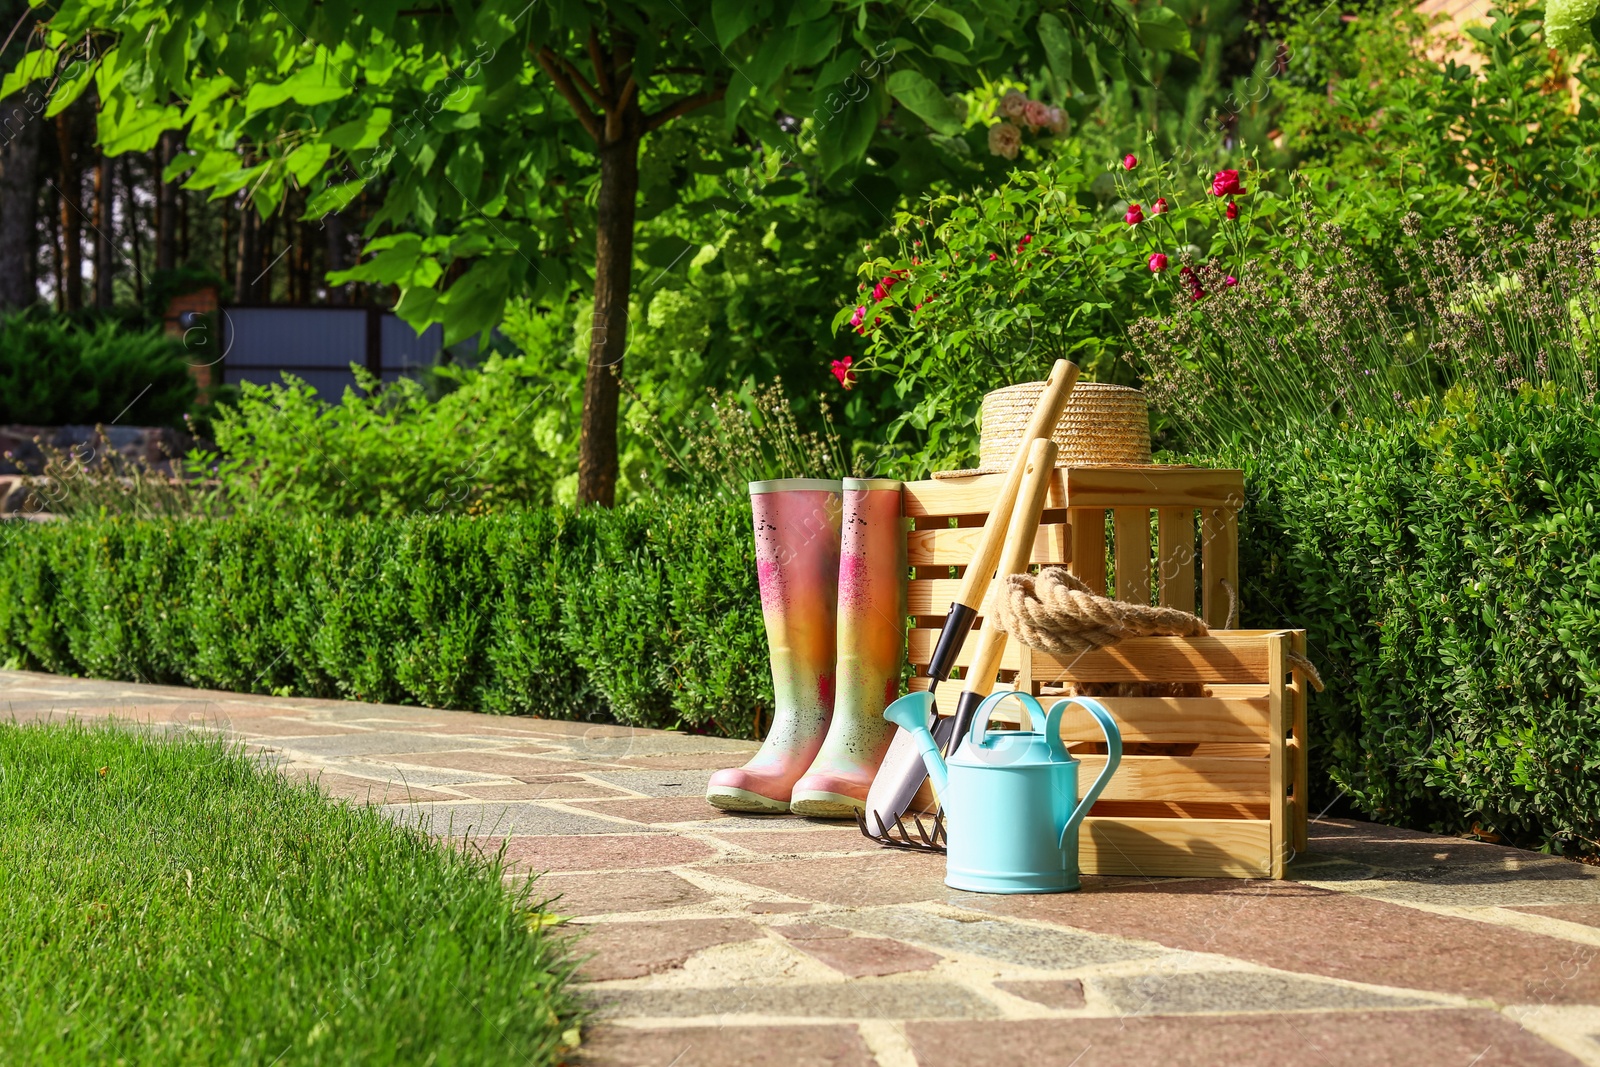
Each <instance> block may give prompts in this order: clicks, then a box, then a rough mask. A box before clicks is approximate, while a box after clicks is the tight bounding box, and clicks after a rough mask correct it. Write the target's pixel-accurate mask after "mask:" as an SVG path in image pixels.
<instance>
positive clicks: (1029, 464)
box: [961, 437, 1057, 696]
mask: <svg viewBox="0 0 1600 1067" xmlns="http://www.w3.org/2000/svg"><path fill="white" fill-rule="evenodd" d="M1056 452H1057V448H1056V443H1055V442H1054V441H1052V440H1050V439H1049V438H1048V437H1040V438H1037V439H1035V440H1034V442H1033V444H1032V445H1031V446H1030V447H1029V448H1028V451H1027V456H1026V458H1025V459H1024V461H1023V477H1022V487H1021V492H1020V493H1019V494H1018V496H1017V506H1016V510H1015V511H1014V512H1013V513H1012V515H1011V529H1010V530H1009V532H1008V533H1007V534H1006V542H1005V549H1004V551H1003V552H1001V553H1000V573H999V575H998V578H999V580H1000V581H1002V582H1003V581H1004V580H1005V577H1006V575H1008V574H1021V573H1022V572H1023V571H1025V570H1027V569H1028V559H1029V557H1030V556H1032V555H1033V540H1034V537H1035V536H1036V535H1037V534H1038V531H1039V516H1040V515H1042V514H1044V501H1045V496H1046V495H1047V494H1048V493H1049V490H1050V475H1051V473H1052V472H1053V471H1054V470H1055V466H1056ZM1005 651H1006V632H1005V631H1004V630H1002V629H1000V627H998V626H996V625H995V622H994V618H993V617H992V615H991V617H989V618H987V619H985V620H984V623H983V629H982V630H980V631H979V632H978V651H977V653H976V654H974V655H973V657H972V665H971V666H970V667H968V668H967V669H966V671H965V672H964V673H963V675H962V677H963V679H964V680H963V681H962V683H961V691H962V693H963V695H965V694H967V693H974V694H976V695H978V696H988V695H989V693H990V692H991V691H993V689H994V679H995V675H996V674H998V673H999V672H1000V657H1001V656H1002V655H1004V654H1005Z"/></svg>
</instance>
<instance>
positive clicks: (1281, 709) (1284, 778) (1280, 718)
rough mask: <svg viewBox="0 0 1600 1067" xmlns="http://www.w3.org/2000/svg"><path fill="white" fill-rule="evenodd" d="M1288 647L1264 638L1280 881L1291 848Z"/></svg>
mask: <svg viewBox="0 0 1600 1067" xmlns="http://www.w3.org/2000/svg"><path fill="white" fill-rule="evenodd" d="M1288 644H1289V635H1288V634H1273V635H1272V636H1271V637H1269V638H1267V674H1268V675H1269V678H1268V683H1267V684H1268V685H1269V686H1270V687H1271V695H1270V696H1269V697H1268V698H1267V702H1268V706H1269V707H1270V709H1271V722H1270V725H1271V727H1272V744H1273V749H1274V751H1273V758H1272V761H1271V763H1272V775H1271V787H1270V790H1269V792H1268V802H1269V803H1270V804H1271V805H1272V813H1271V817H1272V877H1274V878H1282V877H1283V868H1284V864H1285V862H1286V861H1287V858H1288V852H1289V849H1290V847H1291V837H1292V836H1293V835H1292V834H1290V832H1289V789H1290V782H1289V773H1290V768H1289V761H1288V759H1287V758H1286V756H1285V753H1284V751H1283V745H1284V741H1285V740H1286V739H1287V737H1288V734H1289V708H1288V707H1287V706H1286V704H1287V701H1286V696H1287V694H1285V693H1284V689H1283V676H1284V674H1285V673H1286V672H1287V670H1288V665H1287V663H1286V661H1285V660H1284V656H1283V654H1284V652H1285V651H1286V650H1287V647H1288Z"/></svg>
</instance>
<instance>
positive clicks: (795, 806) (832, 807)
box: [789, 789, 867, 819]
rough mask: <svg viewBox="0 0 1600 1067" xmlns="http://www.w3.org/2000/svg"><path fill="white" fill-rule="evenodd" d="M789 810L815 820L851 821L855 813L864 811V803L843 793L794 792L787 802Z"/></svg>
mask: <svg viewBox="0 0 1600 1067" xmlns="http://www.w3.org/2000/svg"><path fill="white" fill-rule="evenodd" d="M789 810H790V811H792V812H794V813H795V814H796V815H809V816H811V817H812V818H816V819H853V818H855V817H856V812H858V811H863V812H864V811H866V810H867V805H866V802H865V801H861V800H857V799H856V798H855V797H850V796H845V795H844V794H843V793H825V792H823V791H821V790H810V789H807V790H804V791H796V792H795V794H794V798H793V799H792V800H791V801H790V802H789Z"/></svg>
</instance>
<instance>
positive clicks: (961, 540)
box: [906, 523, 1072, 607]
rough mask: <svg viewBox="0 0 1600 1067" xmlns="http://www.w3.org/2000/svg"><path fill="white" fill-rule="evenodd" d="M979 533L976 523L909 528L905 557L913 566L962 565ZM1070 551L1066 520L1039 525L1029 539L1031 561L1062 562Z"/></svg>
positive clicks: (978, 537)
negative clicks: (910, 529) (946, 527)
mask: <svg viewBox="0 0 1600 1067" xmlns="http://www.w3.org/2000/svg"><path fill="white" fill-rule="evenodd" d="M982 536H983V531H982V530H981V529H978V528H976V527H966V528H964V529H942V530H913V531H911V533H910V534H908V535H907V537H906V558H907V559H908V560H909V561H910V563H911V565H912V566H913V567H965V566H966V565H967V564H968V563H970V562H972V557H973V554H974V553H976V552H977V550H978V540H979V539H980V538H981V537H982ZM1071 555H1072V550H1071V547H1070V545H1069V543H1068V532H1067V524H1066V523H1047V524H1045V525H1042V526H1040V527H1039V533H1038V535H1037V536H1036V537H1035V538H1034V541H1033V556H1032V562H1034V563H1065V562H1066V561H1067V560H1068V559H1070V558H1071ZM945 607H949V605H948V604H946V605H945Z"/></svg>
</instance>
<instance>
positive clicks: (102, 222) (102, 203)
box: [94, 152, 117, 308]
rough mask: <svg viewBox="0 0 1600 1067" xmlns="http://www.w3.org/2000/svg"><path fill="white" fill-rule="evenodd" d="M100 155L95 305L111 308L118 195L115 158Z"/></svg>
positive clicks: (96, 170)
mask: <svg viewBox="0 0 1600 1067" xmlns="http://www.w3.org/2000/svg"><path fill="white" fill-rule="evenodd" d="M99 156H100V158H99V161H98V162H97V164H96V165H95V168H94V214H95V220H94V304H95V307H102V308H108V307H110V306H111V304H112V290H111V275H112V264H111V257H112V256H113V255H115V254H116V251H115V249H114V247H113V246H112V243H111V233H112V219H113V212H112V210H111V205H112V202H113V201H114V200H115V199H116V195H117V194H116V182H115V181H114V180H113V177H112V170H111V157H110V156H108V155H106V154H105V153H104V152H101V153H99Z"/></svg>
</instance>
